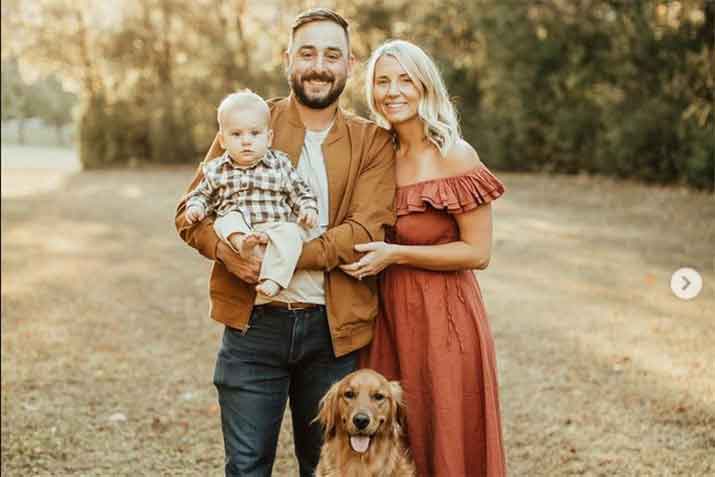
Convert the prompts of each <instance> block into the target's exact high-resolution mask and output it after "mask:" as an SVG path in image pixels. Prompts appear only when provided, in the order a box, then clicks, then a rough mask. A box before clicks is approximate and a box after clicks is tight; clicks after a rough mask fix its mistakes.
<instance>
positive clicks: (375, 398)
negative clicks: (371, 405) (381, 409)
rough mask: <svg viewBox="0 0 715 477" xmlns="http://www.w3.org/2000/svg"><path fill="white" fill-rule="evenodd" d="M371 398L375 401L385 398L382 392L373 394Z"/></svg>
mask: <svg viewBox="0 0 715 477" xmlns="http://www.w3.org/2000/svg"><path fill="white" fill-rule="evenodd" d="M372 398H373V399H374V400H375V401H382V400H383V399H385V395H384V394H382V393H375V395H374V396H372Z"/></svg>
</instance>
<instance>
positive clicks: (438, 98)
mask: <svg viewBox="0 0 715 477" xmlns="http://www.w3.org/2000/svg"><path fill="white" fill-rule="evenodd" d="M366 88H367V100H368V104H369V105H370V109H371V111H372V113H373V115H374V117H375V119H376V121H377V122H378V124H380V125H381V126H383V127H385V128H387V129H390V130H391V131H392V132H393V133H394V135H395V144H396V162H395V164H396V181H397V195H396V198H395V205H396V210H397V222H396V224H395V227H394V230H392V231H391V233H390V234H388V238H389V243H384V242H372V243H368V244H361V245H357V246H356V250H358V251H361V252H367V253H366V255H365V256H364V257H363V258H362V259H361V260H360V261H358V262H355V263H352V264H349V265H344V266H343V267H342V268H343V270H344V271H345V272H346V273H348V274H350V275H351V276H353V277H355V278H357V279H362V278H363V277H366V276H369V275H376V274H377V273H379V272H381V271H382V270H384V273H383V274H382V275H381V277H380V280H381V281H380V293H381V303H382V305H381V314H380V316H379V317H378V320H377V323H376V329H375V338H374V340H373V342H372V344H371V346H370V348H369V350H368V351H367V352H366V354H365V355H364V356H363V357H362V364H363V365H364V366H365V367H370V368H373V369H376V370H377V371H379V372H381V373H383V374H384V375H385V376H387V377H388V378H389V379H397V380H400V382H401V384H402V386H403V388H404V393H405V401H406V404H407V434H408V440H409V444H410V449H411V452H412V456H413V457H414V459H415V464H416V466H417V469H418V474H419V475H420V476H423V477H436V476H445V477H463V476H480V477H481V476H488V477H496V476H503V475H505V474H506V470H505V457H504V450H503V445H502V437H501V424H500V415H499V400H498V392H497V379H496V362H495V356H494V342H493V340H492V336H491V331H490V329H489V324H488V322H487V316H486V312H485V310H484V304H483V302H482V297H481V291H480V289H479V285H478V283H477V281H476V278H475V276H474V273H473V272H472V270H473V269H480V270H481V269H484V268H486V267H487V265H488V263H489V257H490V251H491V241H492V218H491V217H492V215H491V206H490V202H491V201H492V200H494V199H496V198H497V197H499V196H500V195H501V194H502V193H503V192H504V187H503V185H502V183H501V182H500V181H499V180H498V179H497V178H496V177H494V175H492V173H491V172H490V171H489V170H488V169H487V168H486V167H485V166H484V164H482V163H481V161H480V160H479V157H478V156H477V153H476V151H475V150H474V149H473V148H472V147H471V146H470V145H469V144H468V143H467V142H465V141H464V140H463V139H462V138H461V137H460V133H459V125H458V122H457V117H456V113H455V110H454V107H453V106H452V104H451V102H450V100H449V97H448V95H447V91H446V88H445V86H444V83H443V81H442V79H441V77H440V75H439V72H438V71H437V68H436V67H435V65H434V63H433V61H432V60H431V59H430V58H429V57H428V56H427V54H425V52H424V51H422V50H421V49H420V48H418V47H417V46H415V45H413V44H411V43H409V42H406V41H399V40H398V41H390V42H388V43H386V44H384V45H382V46H380V47H379V48H378V49H377V50H376V51H375V52H374V53H373V54H372V56H371V58H370V60H369V63H368V66H367V81H366ZM388 267H389V268H388Z"/></svg>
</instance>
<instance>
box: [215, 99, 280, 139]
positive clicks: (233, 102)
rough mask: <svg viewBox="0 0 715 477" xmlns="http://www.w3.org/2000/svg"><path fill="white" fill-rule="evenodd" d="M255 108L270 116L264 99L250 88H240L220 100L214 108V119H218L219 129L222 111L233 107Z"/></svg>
mask: <svg viewBox="0 0 715 477" xmlns="http://www.w3.org/2000/svg"><path fill="white" fill-rule="evenodd" d="M237 107H238V108H244V109H247V108H257V109H259V110H260V111H262V112H264V113H265V114H266V117H267V118H270V115H271V110H270V108H269V107H268V104H267V103H266V101H265V100H264V99H263V98H261V97H260V96H259V95H257V94H256V93H254V92H253V91H251V90H250V89H242V90H240V91H237V92H235V93H231V94H229V95H228V96H226V97H225V98H223V100H222V101H221V104H219V105H218V108H217V110H216V119H217V120H218V127H219V129H223V125H222V124H221V116H222V114H223V113H224V112H226V111H227V110H229V109H233V108H237Z"/></svg>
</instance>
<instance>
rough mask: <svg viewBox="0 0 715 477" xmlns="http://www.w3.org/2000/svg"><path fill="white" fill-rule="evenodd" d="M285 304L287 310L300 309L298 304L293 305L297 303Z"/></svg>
mask: <svg viewBox="0 0 715 477" xmlns="http://www.w3.org/2000/svg"><path fill="white" fill-rule="evenodd" d="M286 305H287V306H288V310H290V311H295V310H300V309H301V307H300V306H295V305H297V304H294V303H286Z"/></svg>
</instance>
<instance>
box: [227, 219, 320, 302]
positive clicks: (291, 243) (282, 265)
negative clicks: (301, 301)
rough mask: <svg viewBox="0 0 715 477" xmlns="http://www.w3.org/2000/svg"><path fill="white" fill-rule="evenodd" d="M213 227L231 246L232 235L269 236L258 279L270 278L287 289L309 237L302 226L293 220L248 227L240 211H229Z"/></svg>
mask: <svg viewBox="0 0 715 477" xmlns="http://www.w3.org/2000/svg"><path fill="white" fill-rule="evenodd" d="M214 230H215V231H216V234H217V235H218V236H219V237H220V238H221V240H223V241H224V242H226V243H227V244H228V246H229V247H231V248H233V246H232V245H231V242H229V240H228V237H229V236H230V235H231V234H234V233H242V234H249V233H251V232H261V233H264V234H265V235H266V236H267V237H268V244H267V246H266V253H265V255H264V256H263V264H262V265H261V273H260V275H259V277H258V279H259V281H263V280H273V281H274V282H276V283H277V284H278V285H280V286H281V288H288V285H289V283H290V281H291V278H293V272H294V271H295V266H296V264H297V263H298V259H299V258H300V254H301V252H302V251H303V242H305V241H307V239H308V233H307V232H306V231H305V229H303V227H301V226H300V225H298V224H295V223H293V222H263V223H260V224H255V225H254V226H253V227H251V226H249V224H248V223H247V221H246V220H245V218H244V216H243V214H241V213H240V212H229V213H228V214H226V215H224V216H222V217H217V218H216V221H215V222H214ZM234 251H235V252H238V250H234Z"/></svg>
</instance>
